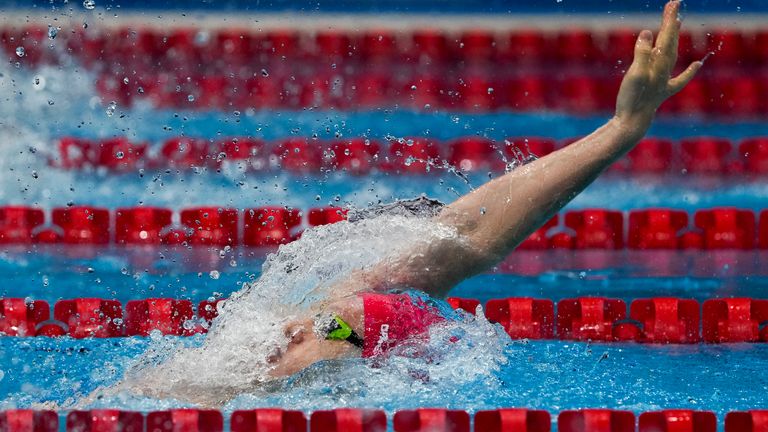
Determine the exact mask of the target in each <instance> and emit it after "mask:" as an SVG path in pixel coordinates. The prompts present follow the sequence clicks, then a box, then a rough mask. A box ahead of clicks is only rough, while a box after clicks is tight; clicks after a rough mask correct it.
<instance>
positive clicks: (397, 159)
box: [381, 137, 442, 174]
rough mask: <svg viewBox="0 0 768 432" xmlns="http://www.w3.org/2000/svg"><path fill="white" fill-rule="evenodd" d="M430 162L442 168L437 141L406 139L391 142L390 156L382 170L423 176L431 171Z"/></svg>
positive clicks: (415, 138)
mask: <svg viewBox="0 0 768 432" xmlns="http://www.w3.org/2000/svg"><path fill="white" fill-rule="evenodd" d="M430 161H434V163H436V164H437V165H438V166H442V158H441V156H440V146H439V145H438V143H437V141H435V140H433V139H431V138H423V137H405V138H399V139H393V140H390V142H389V152H388V156H387V159H386V161H385V162H384V163H382V164H381V168H382V169H384V170H386V171H390V172H397V173H403V174H410V173H414V174H423V173H425V172H427V171H429V170H430V168H431V167H430V165H429V164H428V162H430Z"/></svg>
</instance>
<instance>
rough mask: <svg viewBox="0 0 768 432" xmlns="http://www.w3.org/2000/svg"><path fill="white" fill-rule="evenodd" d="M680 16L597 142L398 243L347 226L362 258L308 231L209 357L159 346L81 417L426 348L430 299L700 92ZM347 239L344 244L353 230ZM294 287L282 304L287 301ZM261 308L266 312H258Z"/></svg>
mask: <svg viewBox="0 0 768 432" xmlns="http://www.w3.org/2000/svg"><path fill="white" fill-rule="evenodd" d="M679 8H680V2H679V1H677V0H675V1H671V2H669V3H668V4H667V5H666V7H665V9H664V16H663V19H662V23H661V29H660V31H659V35H658V37H657V38H656V40H655V43H654V37H653V34H652V33H651V32H650V31H648V30H644V31H642V32H641V33H640V34H639V36H638V39H637V43H636V45H635V52H634V61H633V63H632V65H631V66H630V67H629V69H628V70H627V72H626V76H625V77H624V80H623V81H622V84H621V87H620V90H619V94H618V97H617V102H616V113H615V115H614V116H613V118H611V119H610V120H609V121H608V122H607V123H606V124H605V125H604V126H602V127H601V128H599V129H597V130H596V131H595V132H593V133H592V134H590V135H589V136H587V137H585V138H583V139H581V140H579V141H577V142H575V143H573V144H571V145H569V146H567V147H565V148H563V149H560V150H558V151H556V152H554V153H551V154H549V155H547V156H545V157H542V158H540V159H537V160H534V161H532V162H530V163H528V164H526V165H524V166H522V167H519V168H517V169H515V170H513V171H511V172H509V173H506V174H505V175H503V176H502V177H499V178H497V179H494V180H491V181H489V182H488V183H486V184H484V185H482V186H481V187H479V188H477V189H476V190H473V191H472V192H470V193H468V194H467V195H465V196H462V197H460V198H459V199H458V200H456V201H455V202H453V203H451V204H450V205H447V206H442V207H439V206H437V205H432V208H431V209H430V210H431V211H429V212H427V213H428V216H423V218H422V219H419V220H418V221H416V222H413V223H411V224H401V225H398V230H397V232H386V233H383V234H382V233H380V232H378V231H376V230H375V229H374V227H373V225H380V224H381V223H382V222H380V221H381V219H378V218H373V219H365V218H364V219H363V220H360V221H357V222H351V221H350V222H349V227H348V228H350V229H351V228H353V227H354V228H355V229H356V230H357V231H355V232H356V233H357V234H358V235H360V234H361V233H363V234H362V235H363V238H358V237H355V239H356V240H355V241H357V242H358V243H355V245H356V246H361V247H360V248H354V247H353V248H350V243H343V244H336V243H334V244H332V247H335V248H336V249H334V251H335V252H334V253H331V254H329V253H328V252H327V251H325V250H316V249H312V250H306V248H307V247H310V248H311V247H312V246H313V245H315V246H316V245H317V244H318V243H311V242H310V241H308V240H307V239H308V238H312V237H313V236H314V237H315V238H320V236H322V235H324V234H323V233H330V232H331V231H332V230H333V229H334V228H333V226H331V227H326V228H327V229H325V230H317V231H313V232H308V233H307V234H305V235H304V236H303V237H302V240H300V241H298V242H294V243H292V244H289V245H286V246H285V247H284V248H282V249H281V250H280V252H279V253H278V254H277V255H273V256H272V257H270V259H268V261H267V263H265V266H264V269H263V272H262V275H261V277H260V279H259V280H258V281H256V282H254V283H252V284H246V285H247V286H246V287H244V289H242V290H240V291H238V292H237V293H234V294H233V295H232V297H230V300H228V301H227V302H226V303H227V304H226V305H225V306H224V308H223V311H222V313H221V314H220V316H219V318H218V319H217V320H216V321H214V323H213V326H212V327H211V329H210V331H209V333H208V335H207V336H206V338H205V340H204V342H203V344H202V346H200V347H198V348H190V349H178V350H175V349H174V350H166V349H163V347H162V346H161V348H160V352H159V354H161V355H162V354H165V353H166V352H169V351H170V357H168V358H167V359H165V360H163V361H162V362H160V363H157V362H155V361H154V360H153V359H152V356H148V357H147V356H145V357H146V358H145V359H144V361H140V362H139V364H138V366H137V367H136V368H135V371H134V372H130V371H129V372H126V375H125V377H124V378H123V380H122V381H121V382H119V383H116V384H115V385H112V386H110V387H108V388H103V389H98V390H97V391H94V392H93V393H92V394H91V395H90V396H87V397H85V398H84V399H82V400H81V401H79V403H78V405H77V406H78V407H83V406H87V405H89V404H90V403H92V402H94V401H96V400H98V399H101V398H104V397H115V396H116V395H122V394H123V393H128V394H130V395H134V394H139V395H142V396H150V397H154V398H174V399H182V400H185V401H190V402H194V403H196V404H198V405H204V406H210V407H216V406H221V405H223V404H225V403H227V402H228V401H230V400H232V399H233V398H235V397H237V396H238V395H241V394H244V393H252V392H253V391H258V389H260V388H263V386H264V385H265V384H266V383H274V382H278V381H280V380H279V379H278V378H282V377H288V376H290V375H293V374H295V373H296V372H299V371H301V370H303V369H305V368H307V367H309V366H311V365H312V364H314V363H317V362H321V361H323V360H332V359H341V358H351V357H358V358H359V357H361V356H362V357H376V356H382V357H383V356H385V355H387V354H388V353H392V351H393V350H394V349H396V348H397V347H398V346H403V344H402V342H403V341H406V340H409V341H414V340H415V341H416V342H417V343H418V341H419V340H420V338H422V337H426V335H427V334H428V331H429V328H430V327H431V326H433V325H434V324H436V323H440V322H443V321H445V320H446V317H445V315H444V314H442V313H440V310H439V307H438V305H436V304H435V303H434V302H433V301H431V299H430V298H429V296H432V297H444V296H445V294H446V293H447V292H448V291H449V290H450V289H451V288H452V287H453V286H455V285H456V284H457V283H459V282H460V281H462V280H464V279H466V278H469V277H471V276H473V275H476V274H478V273H481V272H483V271H485V270H487V269H488V268H490V267H491V266H493V265H494V264H496V263H497V262H499V261H501V260H502V259H504V258H505V257H506V256H507V255H508V254H509V253H510V251H512V250H513V249H514V248H515V247H516V246H517V245H518V244H519V243H521V242H522V241H523V240H525V239H526V238H527V237H528V236H529V235H530V234H531V233H532V232H534V231H535V230H536V229H538V228H539V227H540V226H541V225H542V224H543V223H544V222H546V221H547V220H549V219H550V218H551V217H552V215H554V214H555V213H556V212H558V211H559V210H560V209H561V208H562V207H563V206H565V205H566V204H567V203H568V202H569V201H571V200H572V199H573V198H574V197H575V196H576V195H577V194H579V193H580V192H581V191H582V190H583V189H584V188H586V187H587V186H588V185H589V184H590V183H592V181H594V180H595V179H596V178H597V177H598V176H599V175H600V173H602V172H603V171H604V170H605V169H606V168H608V167H609V166H610V165H611V164H612V163H613V162H615V161H617V160H618V159H619V158H621V157H622V156H624V155H625V154H626V153H627V152H628V151H630V150H631V149H632V148H633V147H634V146H635V145H636V144H637V142H638V141H639V140H640V139H641V138H642V137H643V136H644V135H645V133H646V131H647V130H648V128H649V127H650V125H651V121H652V120H653V117H654V115H655V113H656V110H657V108H658V107H659V106H660V105H661V103H662V102H664V101H665V100H666V99H667V98H669V97H671V96H672V95H674V94H675V93H677V92H678V91H680V90H681V89H682V88H683V87H685V85H686V84H687V83H688V82H689V81H691V79H693V77H694V76H695V75H696V72H697V71H698V70H699V69H700V68H701V66H702V62H700V61H697V62H694V63H692V64H691V65H690V66H689V67H688V68H687V69H686V70H685V71H684V72H682V73H681V74H680V75H678V76H676V77H672V76H671V74H672V70H673V68H674V66H675V63H676V60H677V48H678V35H679V31H680V25H681V23H680V21H679ZM421 204H433V203H424V202H422V203H421ZM388 217H390V216H388ZM393 219H394V218H393ZM390 222H391V221H390ZM398 223H399V222H398ZM337 227H338V229H339V232H341V230H342V228H345V227H343V226H341V224H338V225H337ZM428 231H429V232H428ZM366 235H367V236H366ZM375 236H380V237H375ZM395 237H396V238H397V239H395ZM347 240H349V239H347ZM374 240H375V241H374ZM330 241H331V242H332V241H333V239H331V240H330ZM305 242H306V243H305ZM374 247H375V248H378V249H377V252H375V253H368V254H367V255H365V257H366V258H365V259H363V258H360V255H363V254H364V252H365V251H363V250H361V249H371V248H374ZM334 254H335V255H336V256H334V257H331V258H333V259H331V258H329V257H328V255H334ZM387 254H388V255H387ZM382 255H386V256H384V257H383V258H382ZM334 260H335V261H334ZM360 263H364V264H360ZM326 266H327V267H326ZM299 269H300V270H299ZM339 269H346V270H343V271H339ZM313 272H314V273H313ZM291 284H293V285H291ZM286 285H288V287H287V289H286V291H285V292H283V291H279V290H278V287H285V286H286ZM292 289H293V290H292ZM302 290H303V291H302ZM393 290H418V291H421V292H423V293H425V294H426V295H425V296H420V295H417V294H413V293H405V294H403V293H399V294H394V293H392V291H393ZM294 291H301V292H294ZM322 294H325V295H322ZM319 299H322V301H319ZM281 301H284V303H285V304H281V303H280V302H281ZM298 303H301V305H302V306H306V305H311V306H310V307H308V308H307V307H304V308H303V309H301V310H299V311H298V312H296V309H295V308H293V309H292V308H291V307H293V306H296V305H297V304H298ZM259 307H263V308H264V309H262V310H256V309H257V308H259ZM296 317H298V318H296ZM275 344H277V345H275ZM156 354H157V352H156Z"/></svg>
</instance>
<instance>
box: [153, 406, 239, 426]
mask: <svg viewBox="0 0 768 432" xmlns="http://www.w3.org/2000/svg"><path fill="white" fill-rule="evenodd" d="M147 430H148V431H153V432H182V431H183V432H222V431H223V430H224V418H223V417H222V415H221V413H220V412H219V411H215V410H203V409H174V410H170V411H152V412H150V413H149V414H147Z"/></svg>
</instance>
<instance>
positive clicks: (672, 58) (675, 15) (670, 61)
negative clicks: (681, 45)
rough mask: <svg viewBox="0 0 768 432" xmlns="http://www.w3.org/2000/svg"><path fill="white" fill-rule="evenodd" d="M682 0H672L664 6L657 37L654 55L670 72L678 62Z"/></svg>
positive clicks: (665, 70) (666, 70)
mask: <svg viewBox="0 0 768 432" xmlns="http://www.w3.org/2000/svg"><path fill="white" fill-rule="evenodd" d="M679 14H680V1H679V0H672V1H670V2H669V3H667V5H666V6H665V7H664V15H663V17H662V20H661V29H660V30H659V36H658V38H656V47H655V48H654V50H653V55H654V57H655V58H656V60H657V61H658V63H659V64H660V65H661V66H662V67H663V68H664V72H666V73H669V72H671V71H672V68H674V67H675V63H676V62H677V49H678V39H679V38H680V26H681V22H680V18H679Z"/></svg>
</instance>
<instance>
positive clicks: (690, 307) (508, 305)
mask: <svg viewBox="0 0 768 432" xmlns="http://www.w3.org/2000/svg"><path fill="white" fill-rule="evenodd" d="M222 301H224V300H223V299H218V300H215V301H207V300H206V301H202V302H200V303H199V304H198V305H197V308H196V310H195V309H194V308H193V306H192V303H191V302H190V301H189V300H177V299H169V298H150V299H144V300H131V301H129V302H128V303H127V304H126V305H125V310H123V306H122V304H121V303H120V302H118V301H116V300H105V299H98V298H78V299H71V300H59V301H57V302H56V303H55V305H54V308H53V310H54V313H53V320H51V319H49V318H50V306H49V305H48V303H47V302H45V301H39V300H38V301H31V300H25V299H19V298H0V334H3V335H6V336H35V335H36V336H49V337H58V336H64V335H68V336H70V337H73V338H91V337H95V338H109V337H123V336H148V335H149V334H150V333H152V332H159V333H160V334H164V335H170V336H191V335H194V334H198V333H205V332H206V331H207V328H208V326H209V325H210V323H211V321H212V320H213V319H214V318H216V316H217V315H218V308H219V304H220V303H221V302H222ZM448 303H449V304H450V305H451V306H452V307H453V308H454V309H463V310H465V311H467V312H470V313H473V314H474V313H475V312H476V310H477V306H479V305H480V302H479V301H478V300H475V299H462V298H448ZM484 310H485V316H486V318H487V319H488V320H489V321H491V322H493V323H498V324H500V325H501V326H502V327H503V328H504V330H505V331H506V333H507V334H508V335H509V336H510V337H511V338H512V339H559V340H575V341H595V342H622V341H624V342H640V343H653V344H695V343H699V342H701V341H703V342H705V343H735V342H756V343H764V342H768V300H759V299H751V298H722V299H709V300H706V301H705V302H704V304H703V312H702V308H701V307H700V305H699V303H698V302H697V301H696V300H690V299H679V298H672V297H653V298H647V299H635V300H633V301H632V302H631V304H630V306H629V313H627V305H626V304H625V303H624V301H623V300H620V299H611V298H605V297H578V298H572V299H563V300H560V301H559V302H557V304H555V303H554V302H553V301H552V300H547V299H533V298H525V297H522V298H517V297H513V298H504V299H493V300H489V301H488V303H487V304H486V305H485V308H484Z"/></svg>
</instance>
